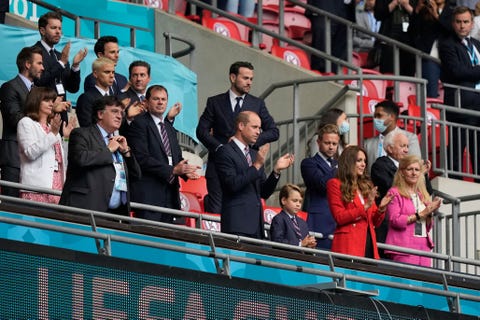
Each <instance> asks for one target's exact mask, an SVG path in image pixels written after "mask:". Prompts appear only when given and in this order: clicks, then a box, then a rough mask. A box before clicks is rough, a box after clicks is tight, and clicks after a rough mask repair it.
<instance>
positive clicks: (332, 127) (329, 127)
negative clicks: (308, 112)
mask: <svg viewBox="0 0 480 320" xmlns="http://www.w3.org/2000/svg"><path fill="white" fill-rule="evenodd" d="M329 133H334V134H336V135H338V136H339V137H340V132H339V131H338V126H337V125H336V124H326V125H324V126H323V127H321V128H320V129H318V132H317V134H318V140H319V141H321V140H322V139H323V135H324V134H329Z"/></svg>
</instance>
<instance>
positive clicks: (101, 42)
mask: <svg viewBox="0 0 480 320" xmlns="http://www.w3.org/2000/svg"><path fill="white" fill-rule="evenodd" d="M109 42H115V43H118V39H117V37H115V36H103V37H100V38H98V40H97V42H95V46H94V47H93V51H94V52H95V54H96V55H97V57H98V54H99V53H105V45H106V44H107V43H109Z"/></svg>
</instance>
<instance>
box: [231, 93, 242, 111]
mask: <svg viewBox="0 0 480 320" xmlns="http://www.w3.org/2000/svg"><path fill="white" fill-rule="evenodd" d="M235 99H236V100H237V103H236V104H235V109H234V110H233V112H234V113H235V114H236V115H237V114H238V113H239V112H240V109H241V108H242V107H241V106H240V103H241V102H242V99H243V98H242V97H236V98H235Z"/></svg>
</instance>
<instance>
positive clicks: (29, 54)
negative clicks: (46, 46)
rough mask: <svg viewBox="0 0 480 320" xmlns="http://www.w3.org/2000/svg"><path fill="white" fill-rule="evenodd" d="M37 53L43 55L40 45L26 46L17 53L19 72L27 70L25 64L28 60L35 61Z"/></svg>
mask: <svg viewBox="0 0 480 320" xmlns="http://www.w3.org/2000/svg"><path fill="white" fill-rule="evenodd" d="M35 53H37V54H39V55H42V48H40V47H25V48H23V49H22V50H20V52H19V53H18V55H17V68H18V72H19V73H22V72H23V71H25V69H26V68H25V64H26V63H27V62H30V63H31V62H33V55H34V54H35Z"/></svg>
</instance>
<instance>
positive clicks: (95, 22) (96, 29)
mask: <svg viewBox="0 0 480 320" xmlns="http://www.w3.org/2000/svg"><path fill="white" fill-rule="evenodd" d="M28 1H29V2H31V3H34V4H36V5H39V6H41V7H43V8H45V9H48V10H51V11H55V12H58V13H59V14H61V15H62V17H66V18H69V19H71V20H73V22H74V23H75V32H74V35H75V37H76V38H81V37H82V35H81V30H80V26H81V22H82V20H84V21H92V22H93V30H94V31H93V32H94V38H95V39H98V38H99V37H100V27H101V25H102V24H106V25H111V26H117V27H121V28H125V29H128V30H129V31H130V34H129V36H130V46H131V47H133V48H135V47H136V32H137V31H145V32H152V30H150V29H148V28H143V27H138V26H133V25H130V24H125V23H119V22H113V21H109V20H103V19H98V18H90V17H84V16H79V15H76V14H74V13H71V12H69V11H66V10H64V9H62V8H59V7H57V6H54V5H51V4H49V3H46V2H44V1H41V0H28Z"/></svg>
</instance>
